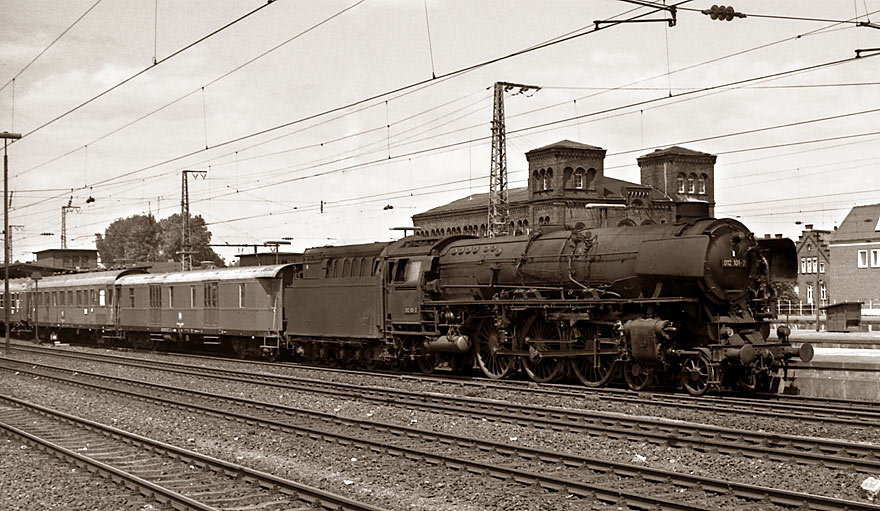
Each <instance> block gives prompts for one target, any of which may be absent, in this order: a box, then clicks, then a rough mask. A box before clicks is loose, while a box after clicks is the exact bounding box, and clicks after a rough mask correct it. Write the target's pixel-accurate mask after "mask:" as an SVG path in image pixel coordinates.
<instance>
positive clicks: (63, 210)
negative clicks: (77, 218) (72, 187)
mask: <svg viewBox="0 0 880 511" xmlns="http://www.w3.org/2000/svg"><path fill="white" fill-rule="evenodd" d="M72 204H73V197H72V196H71V197H70V199H69V200H68V201H67V206H61V248H62V249H66V248H67V213H68V212H71V211H79V206H73V205H72Z"/></svg>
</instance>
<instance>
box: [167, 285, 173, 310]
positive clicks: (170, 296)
mask: <svg viewBox="0 0 880 511" xmlns="http://www.w3.org/2000/svg"><path fill="white" fill-rule="evenodd" d="M168 308H169V309H173V308H174V286H169V287H168Z"/></svg>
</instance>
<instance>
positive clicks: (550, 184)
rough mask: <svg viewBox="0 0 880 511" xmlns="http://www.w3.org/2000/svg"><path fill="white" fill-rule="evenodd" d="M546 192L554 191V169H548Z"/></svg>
mask: <svg viewBox="0 0 880 511" xmlns="http://www.w3.org/2000/svg"><path fill="white" fill-rule="evenodd" d="M546 178H547V179H546V186H545V187H544V189H545V190H552V189H553V169H547V174H546Z"/></svg>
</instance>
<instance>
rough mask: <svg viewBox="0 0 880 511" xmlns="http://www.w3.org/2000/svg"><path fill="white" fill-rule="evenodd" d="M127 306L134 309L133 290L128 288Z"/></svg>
mask: <svg viewBox="0 0 880 511" xmlns="http://www.w3.org/2000/svg"><path fill="white" fill-rule="evenodd" d="M128 306H129V307H131V308H132V309H134V288H133V287H130V288H128Z"/></svg>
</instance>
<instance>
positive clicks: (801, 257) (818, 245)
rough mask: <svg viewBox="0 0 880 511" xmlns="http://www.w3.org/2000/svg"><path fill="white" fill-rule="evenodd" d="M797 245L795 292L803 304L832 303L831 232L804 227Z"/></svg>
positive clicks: (811, 226) (810, 226)
mask: <svg viewBox="0 0 880 511" xmlns="http://www.w3.org/2000/svg"><path fill="white" fill-rule="evenodd" d="M804 227H805V229H804V232H803V233H801V235H800V238H798V241H797V243H796V247H797V255H798V264H799V266H798V268H799V269H798V276H797V282H796V284H795V288H794V291H795V293H796V294H797V295H798V296H799V297H800V299H801V302H802V303H807V304H819V305H820V306H822V305H827V304H829V303H831V301H830V297H831V291H830V290H831V271H830V270H831V249H830V247H829V239H830V237H831V231H823V230H820V229H813V225H812V224H807V225H805V226H804Z"/></svg>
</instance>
